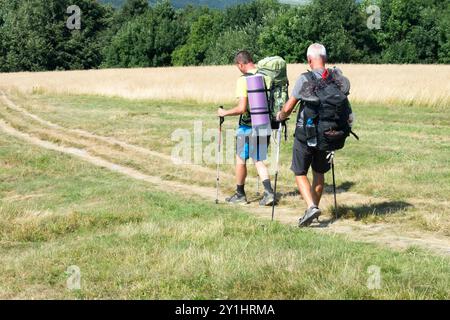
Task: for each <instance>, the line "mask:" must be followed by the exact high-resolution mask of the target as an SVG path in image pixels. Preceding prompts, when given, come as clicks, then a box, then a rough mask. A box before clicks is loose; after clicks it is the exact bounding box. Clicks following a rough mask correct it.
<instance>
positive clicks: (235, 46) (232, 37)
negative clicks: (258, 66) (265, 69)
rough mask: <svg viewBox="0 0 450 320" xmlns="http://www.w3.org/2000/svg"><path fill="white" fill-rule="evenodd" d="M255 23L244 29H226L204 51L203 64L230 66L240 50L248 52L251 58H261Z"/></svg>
mask: <svg viewBox="0 0 450 320" xmlns="http://www.w3.org/2000/svg"><path fill="white" fill-rule="evenodd" d="M259 28H260V27H259V26H258V25H256V24H255V23H250V24H248V25H247V26H245V27H238V28H233V29H231V28H230V29H228V30H226V31H225V32H223V33H221V34H220V35H219V37H218V38H217V40H216V41H215V42H214V44H213V45H212V46H211V47H210V48H209V49H208V50H207V51H206V57H205V60H204V64H208V65H225V64H232V63H233V61H234V57H235V55H236V53H237V52H238V51H240V50H248V51H249V52H251V53H252V55H253V58H254V59H255V60H258V59H259V58H261V54H260V49H259V46H258V33H259V32H258V29H259Z"/></svg>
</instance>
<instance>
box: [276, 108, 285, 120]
mask: <svg viewBox="0 0 450 320" xmlns="http://www.w3.org/2000/svg"><path fill="white" fill-rule="evenodd" d="M287 117H288V115H287V114H286V112H284V111H283V110H281V111H279V112H278V113H277V118H276V119H277V121H278V122H283V121H284V120H286V119H287Z"/></svg>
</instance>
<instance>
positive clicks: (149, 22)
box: [0, 0, 450, 72]
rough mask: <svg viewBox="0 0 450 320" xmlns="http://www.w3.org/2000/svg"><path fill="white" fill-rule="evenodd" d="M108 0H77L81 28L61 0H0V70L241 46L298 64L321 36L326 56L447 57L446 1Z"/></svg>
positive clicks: (219, 60)
mask: <svg viewBox="0 0 450 320" xmlns="http://www.w3.org/2000/svg"><path fill="white" fill-rule="evenodd" d="M109 2H110V3H111V4H113V5H114V6H119V5H122V4H123V6H121V7H119V8H117V9H113V7H112V6H111V5H105V4H102V3H99V2H96V1H89V0H80V1H78V5H79V6H80V8H81V11H82V29H81V30H69V29H68V28H67V27H66V20H67V19H68V17H69V14H67V13H66V10H67V7H68V6H69V5H71V2H70V1H69V0H62V1H57V0H50V1H44V0H30V1H19V0H11V1H7V0H0V71H3V72H10V71H39V70H59V69H61V70H71V69H91V68H98V67H100V66H101V67H150V66H168V65H202V64H226V63H230V62H231V61H232V57H233V55H234V53H235V52H236V51H237V50H239V49H244V48H245V49H248V50H250V51H252V52H253V54H254V55H255V56H256V57H263V56H267V55H275V54H276V55H281V56H283V57H285V58H286V59H287V60H288V61H289V62H304V61H305V52H306V49H307V47H308V46H309V45H310V44H311V43H313V42H321V43H323V44H325V46H326V47H327V49H328V52H329V61H330V62H349V63H449V61H450V42H449V41H450V40H449V32H450V31H449V30H450V25H449V24H450V22H449V21H450V4H449V2H445V1H439V0H364V1H360V2H355V1H354V0H312V1H311V3H308V4H304V5H300V6H291V5H286V4H281V3H279V2H278V1H275V0H254V1H250V2H249V1H235V2H234V3H235V5H233V6H227V8H226V9H224V10H217V9H211V8H208V7H207V6H200V7H199V6H191V5H188V6H184V5H185V3H181V2H180V1H178V2H174V1H172V2H171V1H169V0H158V1H157V2H156V1H150V4H151V5H149V3H148V1H146V0H126V1H123V2H120V3H119V2H118V1H116V2H115V3H112V2H111V1H109ZM193 3H198V4H202V5H208V6H209V5H210V2H208V1H197V2H195V1H194V2H193ZM371 4H376V5H378V6H379V7H380V9H381V29H380V30H370V29H369V28H368V27H367V24H366V21H367V19H368V17H369V14H368V13H367V12H366V8H367V7H368V6H369V5H371ZM179 7H182V8H181V9H176V8H179ZM216 7H220V8H222V7H225V2H224V1H222V2H217V4H216Z"/></svg>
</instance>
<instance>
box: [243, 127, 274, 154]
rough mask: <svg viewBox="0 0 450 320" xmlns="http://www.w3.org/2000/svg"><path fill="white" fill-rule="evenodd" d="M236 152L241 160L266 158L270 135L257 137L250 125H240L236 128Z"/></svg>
mask: <svg viewBox="0 0 450 320" xmlns="http://www.w3.org/2000/svg"><path fill="white" fill-rule="evenodd" d="M236 135H237V137H236V154H237V155H238V156H239V158H241V159H242V160H244V161H246V160H248V159H250V158H251V159H253V160H254V161H264V160H267V153H268V149H269V144H270V136H262V137H259V136H257V135H254V134H253V130H252V127H248V126H240V127H239V128H238V130H237V134H236Z"/></svg>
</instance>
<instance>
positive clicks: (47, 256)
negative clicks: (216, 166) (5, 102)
mask: <svg viewBox="0 0 450 320" xmlns="http://www.w3.org/2000/svg"><path fill="white" fill-rule="evenodd" d="M0 143H1V146H2V148H1V151H0V156H1V158H0V159H1V162H2V166H1V169H0V170H1V171H0V177H1V179H2V184H1V189H0V192H1V194H2V200H1V206H0V214H1V216H2V219H1V223H0V235H1V238H0V241H1V242H0V243H1V248H0V256H1V260H2V264H1V265H0V271H1V272H0V283H1V284H0V297H2V298H46V299H49V298H83V299H84V298H119V299H122V298H134V299H143V298H157V299H165V298H189V299H191V298H192V299H205V298H209V299H215V298H222V299H227V298H230V299H233V298H237V299H239V298H246V299H247V298H250V299H251V298H293V299H299V298H327V299H334V298H338V299H361V298H388V299H390V298H401V299H411V298H418V299H426V298H449V292H448V288H449V286H450V279H449V277H448V275H449V273H450V267H449V264H448V258H445V257H437V256H432V255H430V254H427V253H425V252H424V251H422V250H419V249H417V248H409V249H408V250H406V251H404V252H393V251H390V250H387V249H382V248H380V247H376V246H374V245H369V244H361V243H355V242H350V241H347V240H345V239H343V238H342V237H340V236H330V235H320V234H318V233H316V232H314V231H311V230H304V231H301V232H299V230H298V229H297V228H295V227H290V226H286V225H282V224H278V223H276V224H269V223H266V222H263V221H261V220H258V219H256V218H254V217H252V216H251V215H248V214H246V213H244V212H243V211H242V210H239V209H234V208H229V207H223V206H220V207H217V206H215V205H213V204H208V203H205V202H202V201H200V200H198V198H196V197H186V196H181V195H179V194H176V193H170V192H160V191H158V190H155V189H154V188H153V187H152V186H151V185H149V184H146V183H142V182H136V181H134V180H132V179H129V178H126V177H123V176H121V175H119V174H115V173H110V172H108V171H106V170H103V169H101V168H96V167H94V166H92V165H89V164H86V163H84V162H81V161H79V160H77V159H74V158H72V157H69V156H66V155H62V154H59V153H56V152H52V151H45V150H42V149H39V148H36V147H32V146H30V145H28V144H25V143H23V142H22V141H19V140H16V139H11V138H10V137H8V136H5V135H4V134H0ZM71 265H77V266H79V267H80V270H81V275H82V278H81V279H82V280H81V281H82V282H81V284H82V287H81V290H79V291H68V290H67V288H66V279H67V275H66V274H65V270H66V269H67V268H68V267H69V266H71ZM372 265H376V266H379V267H380V268H381V271H382V287H381V289H380V290H369V289H368V288H367V281H368V278H369V274H368V273H367V270H368V268H369V267H370V266H372Z"/></svg>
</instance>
